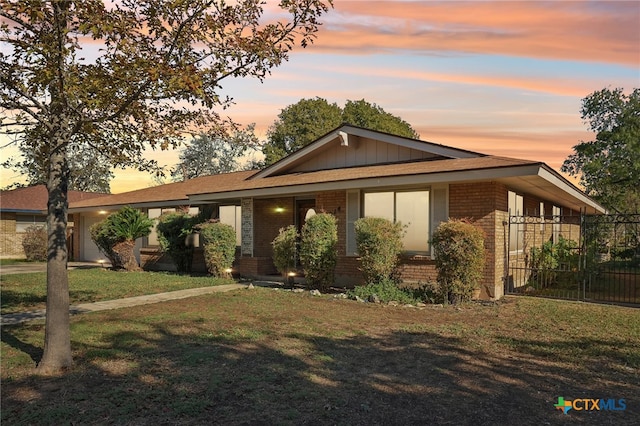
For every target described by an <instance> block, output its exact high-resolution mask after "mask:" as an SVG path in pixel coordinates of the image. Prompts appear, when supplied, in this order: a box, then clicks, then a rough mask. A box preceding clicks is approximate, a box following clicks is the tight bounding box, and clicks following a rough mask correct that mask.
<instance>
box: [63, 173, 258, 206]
mask: <svg viewBox="0 0 640 426" xmlns="http://www.w3.org/2000/svg"><path fill="white" fill-rule="evenodd" d="M255 173H256V171H255V170H249V171H242V172H233V173H223V174H219V175H211V176H201V177H197V178H194V179H190V180H186V181H183V182H175V183H167V184H164V185H158V186H153V187H150V188H143V189H138V190H135V191H130V192H123V193H120V194H112V195H109V196H106V197H104V198H101V199H100V201H91V200H84V201H79V202H76V203H73V205H70V207H71V208H82V207H99V206H105V207H107V206H119V205H127V204H140V203H153V202H167V201H174V202H176V203H179V202H182V201H188V200H189V196H188V194H190V193H192V192H198V191H200V190H201V189H202V188H207V189H208V190H209V189H210V190H212V191H214V192H215V190H216V188H218V187H223V188H227V187H229V186H235V185H238V184H239V183H241V182H243V181H244V180H245V179H246V178H248V177H249V176H251V175H253V174H255ZM205 192H207V191H205Z"/></svg>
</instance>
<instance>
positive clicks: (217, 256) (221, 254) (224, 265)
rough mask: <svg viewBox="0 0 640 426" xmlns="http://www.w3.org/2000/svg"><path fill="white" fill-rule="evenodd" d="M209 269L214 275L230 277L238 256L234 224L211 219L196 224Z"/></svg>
mask: <svg viewBox="0 0 640 426" xmlns="http://www.w3.org/2000/svg"><path fill="white" fill-rule="evenodd" d="M196 229H198V230H199V231H200V243H201V244H202V250H203V253H204V261H205V264H206V265H207V271H209V273H210V274H211V275H213V276H214V277H225V278H229V276H230V273H229V270H230V269H231V266H232V265H233V261H234V259H235V256H236V231H235V229H233V227H232V226H230V225H227V224H224V223H220V222H217V221H210V222H207V223H203V224H200V225H198V226H196Z"/></svg>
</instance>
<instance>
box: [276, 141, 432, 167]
mask: <svg viewBox="0 0 640 426" xmlns="http://www.w3.org/2000/svg"><path fill="white" fill-rule="evenodd" d="M436 157H437V156H436V155H434V154H432V153H430V152H425V151H421V150H417V149H411V148H407V147H403V146H399V145H395V144H389V143H386V142H382V141H379V140H372V139H364V138H351V139H350V143H349V146H341V145H340V143H339V142H338V141H336V142H335V143H332V144H331V145H330V146H328V147H327V148H326V149H323V150H321V151H319V152H318V153H317V154H316V155H314V156H313V157H312V158H310V159H308V160H307V161H305V162H304V163H302V164H299V165H297V166H295V167H294V168H292V169H291V170H290V171H289V173H296V172H309V171H314V170H329V169H340V168H345V167H355V166H369V165H374V164H388V163H396V162H404V161H412V160H425V159H430V158H436Z"/></svg>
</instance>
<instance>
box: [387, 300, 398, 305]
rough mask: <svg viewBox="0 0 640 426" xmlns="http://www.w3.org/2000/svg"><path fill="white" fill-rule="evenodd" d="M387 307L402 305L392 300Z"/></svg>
mask: <svg viewBox="0 0 640 426" xmlns="http://www.w3.org/2000/svg"><path fill="white" fill-rule="evenodd" d="M387 305H389V306H398V305H400V303H398V302H396V301H395V300H392V301H390V302H389V303H387Z"/></svg>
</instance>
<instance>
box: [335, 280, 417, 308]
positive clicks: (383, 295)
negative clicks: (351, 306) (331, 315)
mask: <svg viewBox="0 0 640 426" xmlns="http://www.w3.org/2000/svg"><path fill="white" fill-rule="evenodd" d="M347 294H348V295H349V296H352V297H353V296H358V297H360V298H362V299H364V300H367V299H368V298H369V296H373V295H375V296H377V297H378V299H379V300H380V301H381V302H391V301H396V302H398V303H405V304H406V303H416V301H417V298H415V297H413V295H412V292H411V291H407V290H403V289H401V288H399V287H398V285H397V284H396V282H395V281H393V280H392V279H390V278H385V279H382V280H380V281H378V282H375V283H370V284H367V285H364V286H357V287H355V288H354V289H352V290H349V291H348V292H347Z"/></svg>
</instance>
